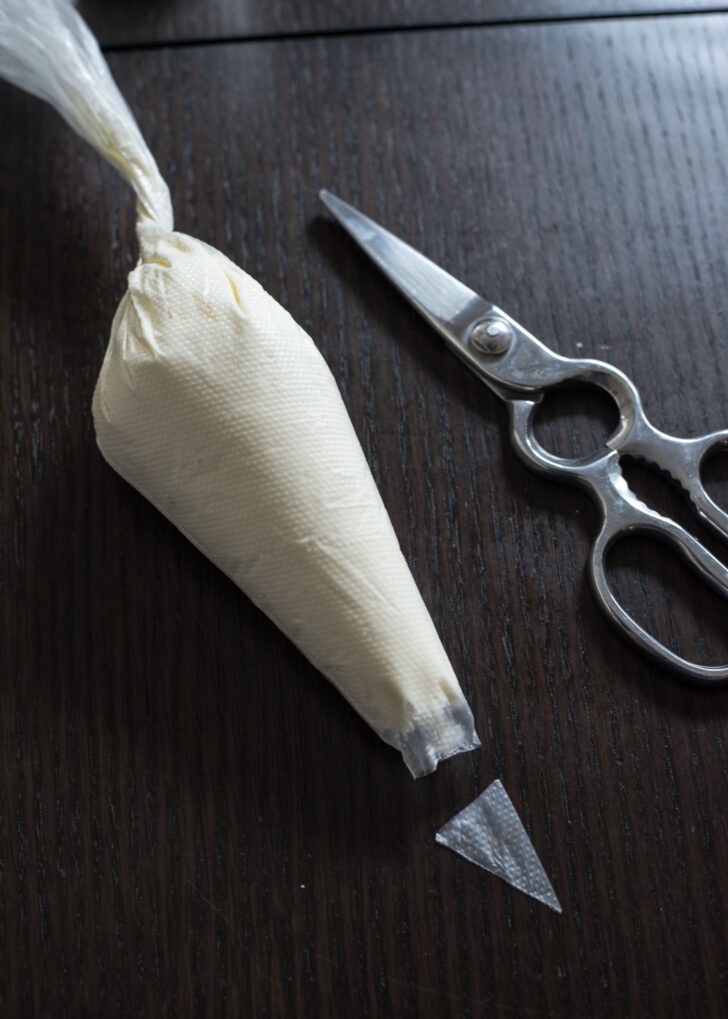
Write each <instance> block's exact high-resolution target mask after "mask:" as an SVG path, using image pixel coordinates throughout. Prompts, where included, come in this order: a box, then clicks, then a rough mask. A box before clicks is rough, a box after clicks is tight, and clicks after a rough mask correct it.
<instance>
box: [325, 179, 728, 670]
mask: <svg viewBox="0 0 728 1019" xmlns="http://www.w3.org/2000/svg"><path fill="white" fill-rule="evenodd" d="M320 197H321V200H322V201H323V203H324V205H325V206H326V207H327V209H328V210H329V211H330V212H331V213H332V215H333V216H334V217H335V218H336V219H337V220H338V221H339V223H340V224H341V225H342V226H343V227H344V228H345V229H346V230H347V231H348V233H349V234H351V236H352V237H353V238H354V240H355V241H356V242H357V243H358V244H359V245H360V246H361V247H362V248H363V249H364V251H365V252H366V253H367V254H368V255H369V257H370V258H371V259H372V260H373V261H374V263H375V264H376V265H377V266H379V268H380V269H381V270H382V272H384V273H385V275H386V276H387V277H388V278H389V279H390V280H391V282H392V283H394V285H395V286H396V287H397V288H398V289H399V290H400V291H401V292H402V294H404V296H405V297H406V298H407V299H408V300H409V301H410V302H411V303H412V304H413V305H414V307H415V308H416V309H417V310H418V311H419V312H420V313H421V314H422V315H423V316H424V318H425V319H426V320H427V321H428V322H429V323H430V324H431V325H432V326H433V327H434V328H435V329H436V330H437V331H438V332H439V333H441V335H442V336H444V338H445V340H446V341H447V343H448V345H449V346H450V349H451V350H452V351H453V352H454V353H455V354H457V355H458V357H460V358H461V360H463V361H464V362H465V364H467V366H468V367H469V368H470V369H471V370H472V371H473V372H475V374H476V375H477V376H478V378H479V379H481V381H482V382H484V383H485V384H486V385H487V386H489V387H490V389H492V390H493V392H494V393H496V394H497V395H498V396H500V397H501V399H502V400H504V401H505V403H506V406H507V407H508V411H509V416H510V426H511V437H512V440H513V444H514V446H515V448H516V451H517V452H518V454H519V455H520V456H521V458H522V459H523V460H524V461H525V462H526V463H527V464H528V465H529V466H531V467H532V468H533V469H534V470H536V471H537V472H539V473H541V474H543V475H546V476H547V477H551V478H557V479H559V480H562V481H567V482H571V483H572V484H576V485H579V486H580V487H582V488H585V489H586V490H587V491H588V492H589V493H590V494H591V495H592V497H593V498H594V500H595V501H596V503H597V505H598V507H599V509H600V510H601V516H602V525H601V529H600V531H599V533H598V534H597V536H596V538H595V540H594V543H593V545H592V549H591V554H590V558H589V573H590V578H591V583H592V588H593V590H594V594H595V596H596V598H597V601H598V602H599V604H600V605H601V606H602V608H603V609H604V611H605V612H606V614H607V616H608V617H609V618H610V619H611V620H612V622H613V623H614V624H615V625H616V626H617V627H618V628H619V629H620V630H622V632H623V633H624V634H626V635H627V637H629V638H630V639H631V640H632V641H633V642H634V643H635V644H636V645H637V646H638V647H639V648H641V650H642V651H644V652H646V653H647V654H649V655H651V656H652V658H653V659H656V660H657V661H658V662H660V663H661V664H662V665H665V666H668V667H670V668H671V669H673V670H674V671H676V672H677V673H679V674H680V675H681V676H682V677H683V678H684V679H687V680H689V681H691V682H693V683H696V684H701V685H714V684H720V683H726V682H728V665H722V666H712V665H700V664H698V663H694V662H690V661H688V660H687V659H685V658H683V657H681V656H680V655H678V654H676V653H675V652H673V651H672V650H670V648H668V647H666V646H665V645H664V644H662V643H661V642H660V641H658V640H657V639H655V638H654V637H653V636H652V635H651V634H650V633H648V632H647V631H646V630H645V629H644V628H643V627H642V626H641V625H640V624H639V623H638V622H637V620H635V619H634V618H633V617H632V616H631V615H630V614H629V613H628V612H627V611H626V610H625V609H624V607H623V606H622V605H620V603H619V602H618V601H617V598H616V597H615V595H614V593H613V591H612V589H611V587H610V585H609V582H608V579H607V572H606V557H607V554H608V552H609V549H610V547H611V546H612V545H613V544H614V543H615V542H616V541H617V540H619V539H620V538H623V537H625V536H627V535H628V534H631V533H634V532H642V533H648V534H651V535H653V536H655V537H658V538H661V539H662V540H663V541H665V542H667V543H668V544H670V545H671V546H672V547H673V548H675V549H676V550H677V551H678V552H679V553H680V554H681V555H682V556H683V558H684V559H685V560H686V561H687V563H688V564H689V565H690V566H691V567H692V568H693V570H694V571H695V572H696V573H697V574H699V576H701V577H702V578H703V579H704V580H705V581H707V582H708V583H709V584H710V585H711V586H712V587H713V588H715V589H716V590H717V591H718V592H719V593H720V594H722V595H723V596H724V597H725V598H727V599H728V569H726V567H725V566H724V565H723V563H721V562H720V560H719V559H717V558H716V557H715V556H714V555H713V554H712V553H711V552H710V551H709V550H708V549H707V548H705V546H704V545H702V544H701V543H700V542H699V541H698V540H697V539H696V538H695V537H693V535H691V534H690V533H689V532H688V531H686V530H685V529H684V528H683V527H681V526H680V525H679V524H678V523H676V522H675V521H673V520H670V519H669V518H668V517H665V516H662V515H661V514H660V513H657V512H656V511H655V510H652V509H650V508H649V507H648V506H646V505H645V504H644V503H643V502H642V501H641V500H640V499H639V498H638V497H637V496H636V495H635V494H634V492H633V491H632V490H631V489H630V487H629V485H628V483H627V480H626V479H625V477H624V475H623V473H622V470H621V466H620V460H621V458H622V457H623V456H624V457H627V458H629V459H634V460H640V461H644V462H646V463H647V464H648V466H651V467H656V468H658V469H659V470H660V471H662V472H665V473H667V474H668V475H670V477H671V478H672V479H673V480H674V481H676V482H677V483H678V484H679V485H680V486H681V487H682V488H683V489H684V490H685V492H686V493H687V494H688V496H689V497H690V499H691V502H692V505H693V508H694V510H695V511H696V513H697V515H698V516H699V517H700V519H701V520H702V521H703V522H704V523H706V524H708V525H709V527H711V528H712V529H713V530H714V531H716V532H717V533H718V534H719V535H720V536H721V537H722V538H723V539H724V540H726V541H728V513H726V512H724V510H722V509H721V508H720V507H719V506H718V505H717V504H716V503H715V502H714V501H713V499H711V497H710V496H709V495H708V493H707V491H706V490H705V487H704V486H703V484H702V481H701V478H700V471H701V466H702V464H703V463H704V462H705V461H706V459H707V457H708V456H709V455H710V453H711V452H713V451H715V450H717V449H720V448H728V430H725V431H719V432H712V433H711V434H709V435H705V436H701V437H699V438H693V439H681V438H676V437H673V436H670V435H667V434H665V433H664V432H661V431H660V430H659V429H657V428H655V427H654V425H652V424H651V423H650V422H649V421H648V419H647V417H646V416H645V413H644V411H643V409H642V402H641V400H640V395H639V393H638V391H637V388H636V386H635V385H634V383H633V382H632V381H631V380H630V379H629V378H628V377H627V376H626V375H625V374H624V373H623V372H621V371H620V370H619V369H618V368H615V367H613V366H612V365H610V364H606V363H605V362H603V361H596V360H592V359H586V358H585V359H581V358H571V357H563V356H561V355H560V354H556V353H554V352H553V351H552V350H549V348H548V347H546V346H545V345H544V344H543V343H541V342H540V340H537V339H536V337H535V336H532V335H531V334H530V333H529V332H527V331H526V330H525V329H524V328H523V326H521V325H519V324H518V322H516V321H515V320H514V319H512V318H511V317H510V315H507V314H506V313H505V312H504V311H501V309H500V308H498V307H496V306H495V305H494V304H491V303H490V301H487V300H486V299H485V298H483V297H480V296H479V295H478V294H476V293H474V292H473V291H472V290H470V289H469V288H468V287H466V286H465V285H464V284H462V283H460V282H459V281H458V280H456V279H454V278H453V277H452V276H450V275H449V274H448V273H446V272H445V271H444V270H443V269H441V268H439V266H437V265H435V264H434V263H433V262H431V261H430V260H429V259H427V258H425V256H424V255H422V254H420V253H419V252H417V251H415V250H414V248H411V247H410V246H409V245H408V244H405V243H404V242H403V241H401V240H399V238H397V237H395V236H394V235H393V234H391V233H389V231H387V230H385V229H383V227H381V226H379V225H378V224H377V223H375V222H374V221H373V220H371V219H369V218H368V217H366V216H364V215H363V214H362V213H360V212H359V211H358V210H356V209H355V208H353V207H352V206H351V205H348V204H347V203H346V202H343V201H342V200H341V199H340V198H337V197H336V196H335V195H332V194H331V193H330V192H328V191H322V192H321V195H320ZM565 383H588V384H592V385H596V386H599V387H600V388H601V389H603V390H605V391H606V392H607V393H608V394H609V395H610V396H611V397H612V399H613V400H614V402H615V403H616V405H617V410H618V412H619V424H618V425H617V427H616V429H615V431H614V433H613V434H612V435H611V436H610V438H609V439H607V441H606V443H605V444H604V445H603V446H602V447H601V448H600V449H599V450H597V451H596V452H595V453H592V454H590V455H587V456H577V457H573V458H564V457H559V456H555V455H553V454H551V453H549V452H548V451H547V450H546V449H544V448H543V446H541V444H540V443H539V442H538V440H537V438H536V435H535V431H534V419H535V414H536V411H537V409H538V406H539V403H540V402H541V400H542V399H543V397H544V396H545V394H546V392H547V391H548V390H549V389H551V388H552V387H554V386H561V385H563V384H565Z"/></svg>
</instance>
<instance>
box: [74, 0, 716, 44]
mask: <svg viewBox="0 0 728 1019" xmlns="http://www.w3.org/2000/svg"><path fill="white" fill-rule="evenodd" d="M716 6H717V5H716V4H714V3H710V2H709V0H448V2H447V3H443V2H442V0H357V2H356V3H351V2H350V0H328V2H327V3H325V4H324V3H320V2H317V0H303V2H302V3H292V2H290V0H287V2H286V0H277V2H275V3H261V2H255V0H242V2H241V0H207V2H205V3H201V2H200V0H154V2H152V3H150V2H149V0H81V3H80V9H81V11H82V13H83V15H84V17H85V18H86V19H87V20H88V22H89V24H90V25H91V27H92V28H93V30H94V32H95V33H96V35H97V36H98V38H99V39H100V40H101V42H102V43H103V44H104V45H106V46H129V45H142V44H150V43H165V42H189V41H199V40H203V39H208V40H211V39H243V38H250V37H256V36H277V35H289V34H292V35H300V34H305V35H308V34H320V33H328V32H352V31H362V30H364V31H367V30H372V29H375V30H376V29H392V28H418V27H419V28H426V27H432V26H447V25H463V24H470V25H494V24H507V23H511V22H523V21H544V20H545V21H550V20H554V19H564V18H604V17H623V16H639V15H644V14H650V13H670V12H679V13H683V12H687V11H697V12H701V11H709V10H713V9H715V7H716Z"/></svg>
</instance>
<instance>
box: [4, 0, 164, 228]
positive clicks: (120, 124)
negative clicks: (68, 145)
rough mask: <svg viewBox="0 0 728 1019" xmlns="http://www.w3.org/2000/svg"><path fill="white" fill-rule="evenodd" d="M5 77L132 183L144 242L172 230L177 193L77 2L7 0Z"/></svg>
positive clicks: (138, 225) (5, 12)
mask: <svg viewBox="0 0 728 1019" xmlns="http://www.w3.org/2000/svg"><path fill="white" fill-rule="evenodd" d="M0 77H3V78H5V79H7V80H8V81H10V82H12V83H13V84H14V85H17V86H18V87H19V88H22V89H24V90H25V91H26V92H31V93H32V94H33V95H36V96H38V97H39V98H40V99H45V100H46V102H49V103H50V104H51V105H52V106H53V107H55V109H56V110H58V112H59V113H60V114H61V116H62V117H64V118H65V120H66V121H67V122H68V123H69V124H70V125H71V127H72V128H73V129H74V131H76V132H77V133H78V134H80V135H81V137H82V138H85V139H86V141H87V142H88V143H89V144H90V145H92V146H93V147H94V148H95V149H96V150H97V152H99V153H100V154H101V155H102V156H103V157H104V159H106V160H108V161H109V162H110V163H111V164H112V166H114V167H115V168H116V169H117V170H118V171H119V173H120V174H121V175H122V177H124V178H125V179H126V180H127V181H128V182H129V183H130V184H131V186H132V187H133V188H134V191H135V192H136V195H137V218H138V224H137V227H138V230H139V232H140V239H141V235H143V233H144V231H145V229H146V228H147V227H148V226H156V227H157V228H158V229H160V230H162V231H166V232H169V231H171V230H172V228H173V215H172V203H171V200H170V197H169V189H168V188H167V185H166V183H165V181H164V180H163V178H162V176H161V174H160V172H159V169H158V168H157V164H156V163H155V161H154V157H153V156H152V154H151V152H150V151H149V149H148V148H147V144H146V142H145V141H144V138H143V137H142V134H141V132H140V130H139V128H138V127H137V124H136V121H135V120H134V116H133V114H132V112H131V110H130V109H129V107H128V105H127V103H126V100H125V99H124V97H123V96H122V95H121V93H120V92H119V90H118V88H117V87H116V84H115V82H114V79H113V78H112V77H111V73H110V71H109V68H108V65H107V63H106V61H105V59H104V57H103V55H102V53H101V50H100V49H99V46H98V43H97V42H96V39H95V38H94V36H93V34H92V33H91V31H90V30H89V28H88V26H87V25H86V23H85V22H84V21H83V19H82V18H81V16H80V15H79V14H78V12H77V11H76V9H75V8H74V7H73V5H72V4H71V2H70V0H32V2H29V0H0Z"/></svg>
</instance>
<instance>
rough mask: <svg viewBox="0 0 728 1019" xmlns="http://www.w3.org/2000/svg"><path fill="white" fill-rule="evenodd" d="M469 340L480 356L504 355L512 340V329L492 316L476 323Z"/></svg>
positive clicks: (498, 318) (500, 319) (501, 319)
mask: <svg viewBox="0 0 728 1019" xmlns="http://www.w3.org/2000/svg"><path fill="white" fill-rule="evenodd" d="M469 339H470V342H471V343H472V345H473V346H474V347H475V349H476V350H478V351H479V352H480V353H481V354H505V352H506V351H507V350H508V348H509V347H510V345H511V341H512V339H513V329H512V328H511V326H510V325H509V324H508V322H506V320H505V319H504V318H500V317H498V316H497V315H493V316H492V317H491V318H484V319H482V321H480V322H478V323H476V324H475V325H474V326H473V328H472V329H471V330H470V337H469Z"/></svg>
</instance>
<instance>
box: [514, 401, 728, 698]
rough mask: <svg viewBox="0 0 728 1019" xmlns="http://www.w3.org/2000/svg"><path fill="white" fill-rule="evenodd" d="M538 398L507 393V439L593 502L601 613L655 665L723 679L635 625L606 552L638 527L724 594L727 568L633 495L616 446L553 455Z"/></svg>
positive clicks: (593, 558) (720, 671)
mask: <svg viewBox="0 0 728 1019" xmlns="http://www.w3.org/2000/svg"><path fill="white" fill-rule="evenodd" d="M538 403H539V401H538V398H534V399H509V401H508V405H509V408H510V415H511V429H512V435H513V443H514V446H515V448H516V450H517V452H518V453H519V455H520V456H521V457H522V459H523V460H524V461H525V462H526V463H527V464H528V465H529V466H531V467H534V468H535V469H536V470H538V471H539V472H541V473H542V474H546V475H547V476H549V477H553V478H557V479H559V480H562V481H570V482H572V483H573V484H576V485H579V486H580V487H582V488H585V489H586V490H587V491H588V492H590V494H591V495H592V497H593V498H594V500H595V501H596V502H597V504H598V505H599V508H600V510H601V515H602V527H601V529H600V531H599V534H598V535H597V537H596V539H595V541H594V544H593V546H592V551H591V555H590V559H589V573H590V579H591V584H592V589H593V591H594V595H595V597H596V599H597V601H598V603H599V604H600V605H601V607H602V609H603V610H604V612H605V613H606V615H607V617H608V618H609V619H610V620H611V621H612V622H613V623H614V624H615V625H616V626H617V627H618V628H619V629H620V630H621V631H622V632H623V633H624V634H625V636H627V637H628V638H629V639H630V640H631V641H632V643H634V644H636V646H637V647H638V648H640V649H641V650H642V651H644V652H645V653H647V654H648V655H650V656H651V657H652V658H653V659H654V660H656V661H658V662H659V663H660V664H661V665H664V666H666V667H667V668H670V669H671V670H673V671H675V672H678V673H680V675H681V676H682V677H683V678H685V679H686V680H688V681H690V682H692V683H696V684H700V685H703V686H715V685H719V684H722V683H726V682H728V665H725V666H711V665H699V664H698V663H696V662H690V661H688V660H687V659H685V658H683V657H681V656H680V655H678V654H676V653H675V652H674V651H671V650H670V649H669V648H668V647H666V646H665V645H664V644H662V643H661V642H660V641H658V640H657V639H656V638H655V637H653V636H652V635H651V634H650V633H648V632H647V630H645V629H644V627H642V626H640V624H639V623H638V622H637V620H636V619H634V618H633V617H632V616H631V615H630V614H629V613H628V612H627V611H626V610H625V609H624V607H623V606H622V605H621V604H620V603H619V601H618V600H617V598H616V596H615V594H614V592H613V591H612V589H611V587H610V584H609V581H608V579H607V572H606V556H607V554H608V552H609V549H610V548H611V547H612V546H613V545H614V544H615V543H616V542H617V541H619V540H620V539H621V538H623V537H627V536H628V535H629V534H635V533H639V532H642V533H649V534H651V535H653V536H656V537H658V538H660V539H661V540H663V541H666V542H668V543H669V544H670V545H671V546H672V547H673V548H674V549H675V550H676V551H677V552H678V553H680V555H681V556H682V558H683V559H684V560H685V561H686V562H687V564H688V565H689V566H690V567H691V568H692V569H693V571H694V572H695V573H697V574H698V576H700V577H701V578H702V579H703V580H705V581H706V583H708V584H710V585H711V586H712V587H713V588H714V589H715V590H717V591H718V592H719V593H721V594H722V595H723V596H724V597H726V598H728V570H727V569H726V568H725V567H724V566H723V564H722V563H721V562H720V561H719V560H718V559H716V558H715V556H713V555H712V554H711V553H710V552H709V551H708V550H707V549H706V548H704V547H703V546H702V545H701V544H700V542H698V541H697V540H696V539H695V538H694V537H693V536H692V535H691V534H689V533H688V532H687V531H685V530H684V528H682V527H680V525H679V524H676V523H675V522H674V521H672V520H669V519H668V518H666V517H663V516H662V515H661V514H659V513H656V512H655V511H654V510H651V509H650V508H649V507H648V506H645V505H644V504H643V503H642V502H641V501H640V500H639V499H638V498H637V496H636V495H634V493H633V492H632V491H631V490H630V489H629V486H628V485H627V482H626V480H625V478H624V476H623V475H622V471H621V469H620V465H619V455H620V454H619V451H618V450H616V449H611V448H609V447H604V448H603V449H602V450H600V451H599V452H598V453H596V454H592V455H590V456H586V457H577V458H573V459H564V458H562V457H557V456H554V455H553V454H551V453H549V452H548V451H547V450H545V449H544V448H543V447H542V446H541V445H540V443H539V442H538V440H537V439H536V437H535V435H534V430H533V420H534V416H535V412H536V410H537V409H538ZM666 438H669V437H666ZM710 438H711V439H713V438H714V437H712V436H711V437H710Z"/></svg>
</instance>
